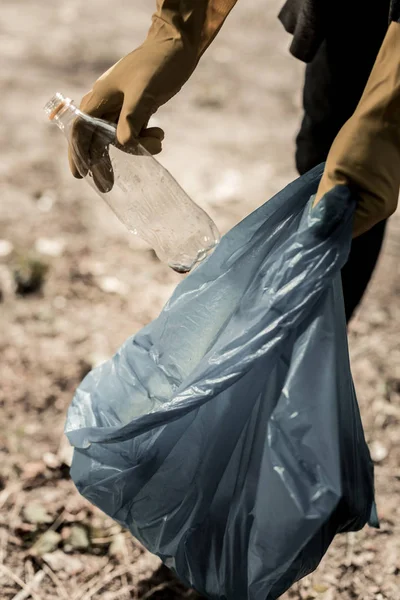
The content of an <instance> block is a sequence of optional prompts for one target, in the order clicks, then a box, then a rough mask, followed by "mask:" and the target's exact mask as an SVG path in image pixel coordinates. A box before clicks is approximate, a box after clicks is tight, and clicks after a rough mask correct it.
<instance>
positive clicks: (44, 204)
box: [37, 194, 54, 213]
mask: <svg viewBox="0 0 400 600" xmlns="http://www.w3.org/2000/svg"><path fill="white" fill-rule="evenodd" d="M53 204H54V200H53V198H52V196H50V195H49V194H42V195H41V196H40V198H38V201H37V207H38V209H39V210H40V212H43V213H47V212H49V211H50V210H51V209H52V208H53Z"/></svg>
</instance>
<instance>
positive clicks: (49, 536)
mask: <svg viewBox="0 0 400 600" xmlns="http://www.w3.org/2000/svg"><path fill="white" fill-rule="evenodd" d="M60 541H61V535H60V534H59V533H57V532H56V531H53V530H52V529H49V530H48V531H46V533H44V534H43V535H42V536H41V537H40V538H39V539H38V540H37V542H35V544H34V545H33V546H32V548H31V554H35V555H37V556H43V555H44V554H48V553H49V552H53V551H54V550H55V549H56V548H57V546H58V544H59V543H60Z"/></svg>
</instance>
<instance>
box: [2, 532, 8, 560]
mask: <svg viewBox="0 0 400 600" xmlns="http://www.w3.org/2000/svg"><path fill="white" fill-rule="evenodd" d="M7 537H8V532H7V529H3V528H1V529H0V565H2V564H3V563H4V560H5V558H6V554H7Z"/></svg>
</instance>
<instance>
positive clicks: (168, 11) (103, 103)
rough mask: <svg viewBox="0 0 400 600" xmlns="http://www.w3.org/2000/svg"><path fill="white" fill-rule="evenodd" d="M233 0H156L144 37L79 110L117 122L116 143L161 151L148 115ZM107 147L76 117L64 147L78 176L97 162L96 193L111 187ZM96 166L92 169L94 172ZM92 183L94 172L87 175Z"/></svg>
mask: <svg viewBox="0 0 400 600" xmlns="http://www.w3.org/2000/svg"><path fill="white" fill-rule="evenodd" d="M235 3H236V0H158V2H157V12H156V14H155V15H154V16H153V23H152V26H151V28H150V30H149V33H148V36H147V39H146V40H145V42H144V43H143V44H142V45H141V46H140V47H139V48H137V49H136V50H134V51H133V52H131V53H130V54H128V55H127V56H125V57H124V58H122V59H121V60H120V61H119V62H117V63H116V64H115V65H114V66H113V67H111V68H110V69H109V70H108V71H106V72H105V73H104V74H103V75H102V76H101V77H100V78H99V79H98V80H97V81H96V83H95V84H94V86H93V89H92V90H91V91H90V92H89V93H88V94H86V95H85V96H84V97H83V99H82V102H81V104H80V110H81V111H82V112H84V113H86V114H88V115H90V116H92V117H97V118H100V119H104V120H107V121H111V122H113V123H117V132H116V135H117V141H118V143H119V144H120V145H121V146H123V147H125V148H126V149H127V150H129V149H132V148H134V147H135V146H136V145H137V144H138V143H140V144H141V145H142V146H144V147H145V148H146V149H147V150H148V151H149V152H150V153H151V154H157V153H158V152H160V151H161V146H162V140H163V137H164V133H163V131H162V130H161V129H159V128H158V127H151V128H148V126H147V125H148V122H149V119H150V117H151V116H152V115H153V114H154V113H155V112H156V111H157V109H158V108H159V107H160V106H162V105H163V104H165V103H166V102H167V101H168V100H170V98H172V97H173V96H174V95H175V94H176V93H177V92H178V91H179V90H180V89H181V87H182V85H183V84H184V83H185V82H186V81H187V79H188V78H189V77H190V75H191V74H192V72H193V70H194V69H195V67H196V65H197V63H198V60H199V58H200V56H201V55H202V53H203V52H204V50H205V49H206V48H207V46H208V45H209V43H210V42H211V41H212V39H213V38H214V36H215V35H216V33H217V32H218V30H219V28H220V27H221V25H222V23H223V21H224V20H225V18H226V16H227V15H228V13H229V11H230V10H231V8H232V7H233V6H234V4H235ZM107 156H108V154H107V146H106V145H105V144H104V141H103V142H102V141H101V140H99V139H98V138H96V134H95V132H94V133H93V131H91V132H89V131H88V130H87V128H85V127H84V125H83V123H80V122H79V119H78V120H77V121H76V125H75V127H74V128H73V134H72V140H71V144H70V148H69V160H70V167H71V171H72V174H73V175H74V176H75V177H77V178H81V177H84V176H85V175H86V174H87V172H88V170H89V169H91V166H92V165H93V164H95V162H96V157H97V159H99V160H97V163H98V164H100V163H101V162H102V161H103V163H104V164H105V165H106V167H105V168H104V166H103V167H102V166H100V167H99V168H100V169H101V171H102V176H101V178H98V179H99V180H100V179H101V181H102V184H101V185H102V188H103V190H102V191H108V189H111V187H112V185H113V173H112V169H111V164H110V163H109V160H108V161H107ZM95 170H96V169H95V168H94V171H95ZM93 175H94V179H95V182H96V177H95V172H94V173H93Z"/></svg>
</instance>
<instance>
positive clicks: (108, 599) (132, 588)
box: [104, 585, 136, 600]
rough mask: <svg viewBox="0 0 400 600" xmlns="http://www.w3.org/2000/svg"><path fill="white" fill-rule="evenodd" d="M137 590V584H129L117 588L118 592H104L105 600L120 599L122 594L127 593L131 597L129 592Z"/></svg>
mask: <svg viewBox="0 0 400 600" xmlns="http://www.w3.org/2000/svg"><path fill="white" fill-rule="evenodd" d="M135 590H136V586H135V585H128V586H126V587H124V588H121V589H119V590H117V591H116V592H108V593H106V594H104V600H120V598H121V597H122V594H127V595H128V598H129V597H130V596H129V594H130V593H131V592H134V591H135Z"/></svg>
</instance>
